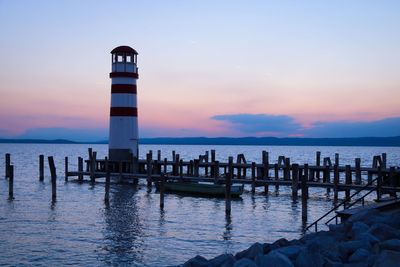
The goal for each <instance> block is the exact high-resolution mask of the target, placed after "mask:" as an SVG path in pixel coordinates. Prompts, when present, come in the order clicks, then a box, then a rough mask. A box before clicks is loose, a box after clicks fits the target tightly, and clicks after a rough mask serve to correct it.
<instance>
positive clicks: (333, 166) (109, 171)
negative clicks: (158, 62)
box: [5, 148, 400, 221]
mask: <svg viewBox="0 0 400 267" xmlns="http://www.w3.org/2000/svg"><path fill="white" fill-rule="evenodd" d="M386 158H387V157H386V154H385V153H384V154H382V155H376V156H374V157H373V160H372V166H371V167H366V166H361V159H360V158H356V159H355V160H354V165H349V164H348V165H340V161H339V160H340V157H339V154H335V157H334V159H333V160H332V159H331V158H329V157H325V158H322V159H321V153H320V152H319V151H317V152H316V157H315V164H313V165H311V164H298V163H293V162H291V159H290V158H288V157H285V156H279V157H278V158H277V160H276V161H275V162H273V163H271V161H270V158H269V153H268V152H267V151H262V154H261V162H259V163H257V162H248V161H247V160H246V158H245V156H244V155H243V154H239V155H237V156H236V161H234V158H233V157H229V158H228V162H220V161H218V160H216V152H215V150H211V151H206V152H205V154H203V155H199V157H198V158H195V159H190V160H184V159H182V158H181V157H180V155H179V154H177V153H175V151H172V155H171V158H170V159H168V158H164V159H162V158H161V151H160V150H158V151H157V155H155V156H153V152H152V151H149V152H148V153H147V155H146V159H136V158H134V157H131V159H130V160H128V161H118V162H115V161H110V160H108V159H107V158H104V159H98V158H97V153H96V152H95V151H93V150H92V149H91V148H89V149H88V158H87V159H86V160H84V159H83V158H82V157H78V159H77V170H70V167H69V164H70V162H71V161H70V159H69V158H68V157H65V166H64V167H65V169H64V170H65V182H68V181H69V178H71V177H76V179H75V180H76V181H79V182H82V181H84V180H85V178H87V180H89V181H90V182H91V183H95V182H96V180H99V179H104V181H105V197H104V200H105V202H108V201H109V198H110V197H109V188H110V181H111V179H113V180H114V181H122V182H131V183H133V184H137V183H138V182H139V180H143V181H145V182H146V183H147V186H149V187H151V186H152V185H153V184H154V183H159V188H160V190H159V191H160V207H161V208H163V207H164V186H163V185H164V183H165V182H168V181H184V182H209V183H218V184H225V188H226V194H225V202H226V213H227V214H230V212H231V199H230V195H231V194H230V188H231V185H232V184H243V185H246V184H247V185H250V186H251V192H252V193H255V191H256V188H257V187H262V188H263V191H264V193H265V194H268V192H269V191H270V190H271V187H273V189H272V190H274V191H278V190H279V187H281V186H286V187H289V188H290V190H291V192H292V197H293V198H294V199H296V198H298V197H299V192H300V193H301V200H302V204H303V205H302V210H303V213H302V218H303V220H305V221H306V220H307V205H306V203H307V199H308V198H309V193H308V191H309V188H324V189H326V192H327V193H328V194H330V192H333V196H334V200H337V199H338V194H339V192H344V195H345V197H344V201H345V202H346V201H349V202H350V200H351V197H353V196H355V195H358V193H361V192H362V191H366V192H368V194H370V193H371V192H373V191H375V192H376V199H377V200H378V201H379V200H380V199H381V198H382V195H385V194H389V195H390V197H392V198H397V192H399V191H400V168H399V167H398V166H396V167H395V166H390V167H389V166H387V163H386ZM48 159H49V167H50V171H51V177H52V179H51V181H52V199H53V201H55V199H56V171H55V165H54V161H53V158H52V157H49V158H48ZM5 160H6V166H5V167H6V168H5V174H6V178H9V179H10V194H9V197H10V199H12V198H13V197H14V196H13V182H14V181H13V173H14V169H13V166H12V165H11V164H10V155H9V154H6V157H5ZM84 167H85V168H84ZM43 179H44V156H43V155H39V180H40V181H43ZM351 190H352V191H353V194H352V195H351V194H350V192H351ZM363 201H364V200H363ZM345 205H346V204H344V206H345Z"/></svg>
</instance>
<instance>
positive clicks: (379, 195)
mask: <svg viewBox="0 0 400 267" xmlns="http://www.w3.org/2000/svg"><path fill="white" fill-rule="evenodd" d="M382 180H383V177H382V167H381V166H379V167H378V179H377V180H376V200H377V201H378V202H379V201H380V200H381V198H382Z"/></svg>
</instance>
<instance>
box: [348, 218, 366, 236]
mask: <svg viewBox="0 0 400 267" xmlns="http://www.w3.org/2000/svg"><path fill="white" fill-rule="evenodd" d="M368 230H369V226H368V225H367V224H365V223H363V222H359V221H358V222H355V223H353V225H352V227H351V231H350V237H351V238H352V239H356V238H357V237H358V236H359V235H361V234H363V233H366V232H368Z"/></svg>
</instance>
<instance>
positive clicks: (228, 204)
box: [225, 157, 233, 215]
mask: <svg viewBox="0 0 400 267" xmlns="http://www.w3.org/2000/svg"><path fill="white" fill-rule="evenodd" d="M232 177H233V157H229V163H228V173H227V175H226V184H225V214H226V215H230V214H231V185H232Z"/></svg>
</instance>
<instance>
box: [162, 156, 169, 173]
mask: <svg viewBox="0 0 400 267" xmlns="http://www.w3.org/2000/svg"><path fill="white" fill-rule="evenodd" d="M167 167H168V159H167V158H164V170H163V172H164V174H166V173H167Z"/></svg>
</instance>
